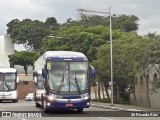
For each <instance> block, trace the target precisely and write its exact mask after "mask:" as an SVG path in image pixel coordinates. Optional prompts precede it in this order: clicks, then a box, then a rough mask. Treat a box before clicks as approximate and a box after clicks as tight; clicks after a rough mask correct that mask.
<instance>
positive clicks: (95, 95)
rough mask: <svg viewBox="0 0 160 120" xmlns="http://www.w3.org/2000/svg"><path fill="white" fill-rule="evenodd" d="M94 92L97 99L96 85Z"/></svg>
mask: <svg viewBox="0 0 160 120" xmlns="http://www.w3.org/2000/svg"><path fill="white" fill-rule="evenodd" d="M94 93H95V99H96V100H97V90H96V86H94Z"/></svg>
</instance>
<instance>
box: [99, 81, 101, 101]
mask: <svg viewBox="0 0 160 120" xmlns="http://www.w3.org/2000/svg"><path fill="white" fill-rule="evenodd" d="M100 100H101V92H100V80H99V79H98V102H100Z"/></svg>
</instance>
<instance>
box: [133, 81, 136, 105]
mask: <svg viewBox="0 0 160 120" xmlns="http://www.w3.org/2000/svg"><path fill="white" fill-rule="evenodd" d="M133 96H134V101H135V105H136V106H137V98H136V93H135V84H133Z"/></svg>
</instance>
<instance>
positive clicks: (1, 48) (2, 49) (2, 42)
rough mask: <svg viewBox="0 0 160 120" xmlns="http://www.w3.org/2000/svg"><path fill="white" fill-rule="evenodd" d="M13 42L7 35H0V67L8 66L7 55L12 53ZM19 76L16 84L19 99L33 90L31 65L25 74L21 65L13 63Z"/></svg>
mask: <svg viewBox="0 0 160 120" xmlns="http://www.w3.org/2000/svg"><path fill="white" fill-rule="evenodd" d="M14 50H15V48H14V43H12V39H11V38H10V36H8V35H0V67H7V68H9V67H10V62H9V57H8V55H12V54H14ZM15 68H16V69H17V72H18V76H19V80H20V81H19V84H18V93H19V94H18V97H19V99H24V98H25V96H26V95H27V94H28V93H30V92H33V91H34V84H33V81H32V67H31V66H29V67H28V75H27V76H26V75H25V74H24V73H25V72H24V69H23V67H22V66H19V65H15Z"/></svg>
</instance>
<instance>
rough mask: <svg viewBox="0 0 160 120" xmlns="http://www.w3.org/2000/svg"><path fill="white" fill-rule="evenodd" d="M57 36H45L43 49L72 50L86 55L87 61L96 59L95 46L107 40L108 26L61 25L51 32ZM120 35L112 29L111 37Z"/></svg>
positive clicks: (114, 37)
mask: <svg viewBox="0 0 160 120" xmlns="http://www.w3.org/2000/svg"><path fill="white" fill-rule="evenodd" d="M53 35H54V36H57V38H58V39H57V38H47V37H46V39H45V40H44V42H43V51H46V50H72V51H79V52H82V53H84V54H85V55H87V57H88V58H89V61H92V60H94V59H96V56H95V55H96V52H97V48H98V47H99V46H101V45H103V44H105V43H106V41H108V40H109V28H108V27H104V26H92V27H84V26H82V25H81V26H61V27H60V28H59V30H57V31H55V32H54V33H53ZM119 36H121V32H119V31H118V30H114V31H113V39H116V38H118V37H119Z"/></svg>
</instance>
